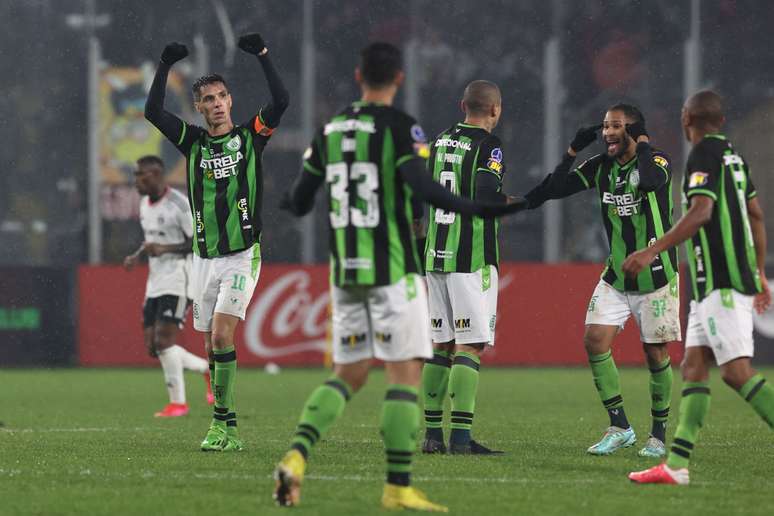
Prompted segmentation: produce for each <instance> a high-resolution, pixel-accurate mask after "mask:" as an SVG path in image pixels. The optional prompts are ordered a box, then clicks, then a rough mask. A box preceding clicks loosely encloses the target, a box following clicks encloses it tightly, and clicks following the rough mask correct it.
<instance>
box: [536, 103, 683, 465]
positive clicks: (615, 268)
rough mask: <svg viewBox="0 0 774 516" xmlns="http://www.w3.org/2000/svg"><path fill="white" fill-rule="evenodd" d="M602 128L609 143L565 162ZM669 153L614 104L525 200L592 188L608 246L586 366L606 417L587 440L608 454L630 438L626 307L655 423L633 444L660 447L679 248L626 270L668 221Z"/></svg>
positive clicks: (589, 327) (676, 330) (650, 451)
mask: <svg viewBox="0 0 774 516" xmlns="http://www.w3.org/2000/svg"><path fill="white" fill-rule="evenodd" d="M599 129H602V137H603V139H604V143H605V146H606V149H607V152H605V153H602V154H598V155H596V156H594V157H592V158H590V159H588V160H586V161H585V162H583V163H582V164H581V165H580V166H579V167H577V168H575V169H573V170H572V171H570V169H571V167H572V164H573V162H574V161H575V156H576V154H577V153H578V152H580V151H581V150H582V149H584V148H586V147H587V146H588V145H590V144H591V143H593V142H594V141H595V140H596V139H597V131H598V130H599ZM669 162H670V160H669V157H668V156H667V155H666V154H664V153H663V152H661V151H659V150H656V149H654V148H653V147H651V145H650V140H649V137H648V133H647V132H646V130H645V119H644V117H643V116H642V113H641V112H640V110H639V109H637V108H636V107H634V106H632V105H629V104H616V105H614V106H612V107H610V108H609V109H608V110H607V112H606V113H605V118H604V121H603V123H602V124H601V125H597V126H591V127H584V128H581V129H580V130H578V132H577V134H576V135H575V138H574V139H573V141H572V143H571V144H570V147H569V148H568V149H567V152H566V153H565V155H564V157H563V158H562V161H561V162H560V163H559V165H557V167H556V169H555V170H554V172H553V173H552V174H549V175H548V176H547V177H546V179H545V180H544V181H543V182H542V183H541V184H540V185H538V186H537V187H536V188H535V189H533V190H532V191H531V192H530V193H528V194H527V198H528V199H529V200H530V206H531V207H537V206H539V205H540V204H541V203H542V202H544V201H545V200H546V199H559V198H563V197H568V196H570V195H573V194H575V193H577V192H580V191H583V190H587V189H590V188H596V190H597V195H598V196H599V199H600V205H601V211H602V223H603V224H604V227H605V231H606V233H607V239H608V242H609V244H610V255H609V256H608V258H607V263H606V266H605V269H604V271H603V272H602V276H601V278H600V281H599V283H598V284H597V287H596V289H595V290H594V293H593V294H592V296H591V300H590V301H589V305H588V310H587V312H586V329H585V332H584V335H583V342H584V344H585V348H586V352H587V354H588V359H589V364H590V366H591V372H592V375H593V377H594V385H595V386H596V389H597V392H598V393H599V397H600V399H601V400H602V404H603V406H604V407H605V409H606V410H607V412H608V415H609V418H610V425H609V427H608V429H607V431H606V432H605V434H604V436H603V437H602V440H600V441H599V442H598V443H596V444H594V445H593V446H591V447H590V448H589V449H588V453H590V454H593V455H609V454H611V453H614V452H615V451H617V450H619V449H621V448H625V447H629V446H632V445H633V444H634V443H635V442H636V436H635V433H634V430H633V429H632V428H631V425H629V421H628V419H627V417H626V413H625V411H624V404H623V397H622V395H621V385H620V379H619V374H618V369H617V368H616V365H615V362H614V360H613V356H612V353H611V347H612V344H613V340H614V339H615V336H616V335H617V334H618V332H619V331H620V330H621V329H622V328H623V326H624V323H625V322H626V321H627V320H628V319H629V317H630V316H634V319H635V320H636V321H637V326H639V330H640V339H641V341H642V346H643V350H644V352H645V358H646V360H647V363H648V368H649V369H650V396H651V416H652V425H651V431H650V437H649V438H648V440H647V441H646V443H645V446H644V447H643V448H642V449H641V450H640V452H639V454H640V456H643V457H662V456H664V455H665V454H666V449H665V446H664V441H665V439H666V425H667V418H668V416H669V405H670V400H671V397H672V366H671V361H670V358H669V352H668V350H667V346H666V344H667V343H668V342H672V341H678V340H680V314H679V308H680V300H679V297H678V296H679V285H678V283H679V282H678V276H677V252H676V250H675V249H670V250H667V251H664V252H662V253H660V254H658V256H656V258H655V259H654V261H653V263H651V264H650V265H649V266H648V267H647V268H645V269H643V270H642V271H641V272H640V273H639V274H638V275H637V276H636V277H630V278H627V277H625V275H624V273H623V270H622V269H621V266H622V265H623V261H624V258H625V257H626V256H627V255H628V254H630V253H632V252H634V251H637V250H639V249H644V248H646V247H648V246H649V245H652V244H653V242H655V241H656V239H658V238H661V237H662V236H663V235H664V233H666V232H667V231H669V229H670V228H671V226H672V169H671V166H670V163H669Z"/></svg>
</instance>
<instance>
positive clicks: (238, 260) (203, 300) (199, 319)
mask: <svg viewBox="0 0 774 516" xmlns="http://www.w3.org/2000/svg"><path fill="white" fill-rule="evenodd" d="M260 272H261V246H260V244H254V245H253V246H252V247H250V248H248V249H245V250H244V251H240V252H238V253H234V254H227V255H225V256H217V257H215V258H200V257H198V256H196V255H194V257H193V265H192V266H191V281H192V283H193V286H192V294H193V325H194V329H195V330H197V331H206V332H209V331H212V318H213V316H214V315H215V312H219V313H222V314H229V315H234V316H236V317H239V318H240V319H242V320H244V318H245V312H246V311H247V305H249V304H250V299H252V297H253V291H255V285H256V284H257V283H258V276H259V275H260Z"/></svg>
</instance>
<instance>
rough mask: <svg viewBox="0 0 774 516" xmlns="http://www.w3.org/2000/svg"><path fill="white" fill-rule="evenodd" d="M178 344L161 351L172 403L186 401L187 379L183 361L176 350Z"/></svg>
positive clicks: (160, 357)
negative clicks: (184, 373)
mask: <svg viewBox="0 0 774 516" xmlns="http://www.w3.org/2000/svg"><path fill="white" fill-rule="evenodd" d="M176 347H177V346H170V347H168V348H167V349H164V350H162V351H159V362H161V368H162V369H163V370H164V382H165V383H166V384H167V392H168V393H169V402H170V403H185V379H184V378H183V361H182V360H181V358H180V354H179V353H177V351H176V350H175V348H176Z"/></svg>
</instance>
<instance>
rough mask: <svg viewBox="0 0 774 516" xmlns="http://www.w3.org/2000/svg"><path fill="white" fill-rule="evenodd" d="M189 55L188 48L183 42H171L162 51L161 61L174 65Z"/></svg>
mask: <svg viewBox="0 0 774 516" xmlns="http://www.w3.org/2000/svg"><path fill="white" fill-rule="evenodd" d="M187 55H188V48H186V46H185V45H183V44H182V43H177V42H175V43H170V44H169V45H167V46H166V47H164V51H163V52H162V53H161V62H162V63H165V64H168V65H169V66H172V65H173V64H175V63H177V62H178V61H180V60H181V59H183V58H185V56H187Z"/></svg>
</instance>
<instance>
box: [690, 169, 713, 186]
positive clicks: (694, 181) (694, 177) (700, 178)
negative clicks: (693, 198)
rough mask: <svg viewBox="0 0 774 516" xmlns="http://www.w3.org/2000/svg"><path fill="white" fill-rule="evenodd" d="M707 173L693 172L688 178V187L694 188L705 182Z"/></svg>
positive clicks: (707, 176)
mask: <svg viewBox="0 0 774 516" xmlns="http://www.w3.org/2000/svg"><path fill="white" fill-rule="evenodd" d="M708 178H709V174H707V173H706V172H694V173H693V174H691V176H690V177H689V178H688V188H696V187H699V186H704V185H706V184H707V181H708Z"/></svg>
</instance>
